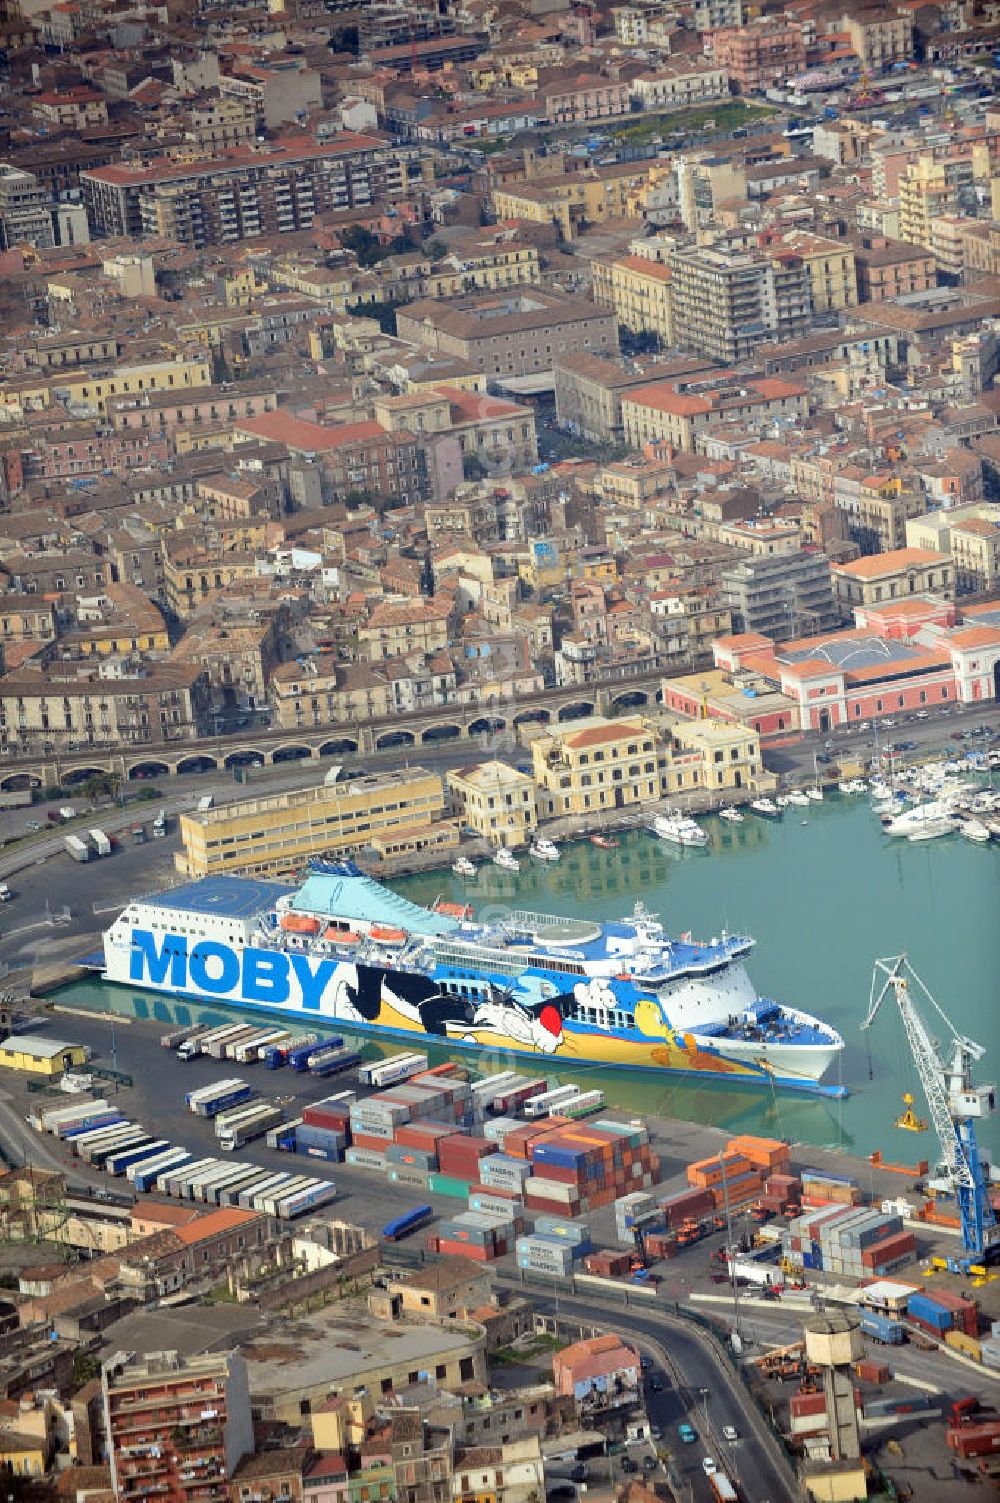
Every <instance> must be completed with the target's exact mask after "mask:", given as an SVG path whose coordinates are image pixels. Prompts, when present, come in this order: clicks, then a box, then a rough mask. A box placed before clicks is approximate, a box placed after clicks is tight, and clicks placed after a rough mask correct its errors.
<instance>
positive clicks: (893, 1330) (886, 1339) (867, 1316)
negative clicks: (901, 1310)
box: [859, 1310, 906, 1346]
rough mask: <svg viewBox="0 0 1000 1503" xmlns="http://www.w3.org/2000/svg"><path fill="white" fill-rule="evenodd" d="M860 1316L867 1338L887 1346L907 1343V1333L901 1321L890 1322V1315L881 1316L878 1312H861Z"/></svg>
mask: <svg viewBox="0 0 1000 1503" xmlns="http://www.w3.org/2000/svg"><path fill="white" fill-rule="evenodd" d="M859 1315H860V1319H861V1330H862V1332H863V1333H864V1335H865V1336H870V1337H872V1339H873V1340H874V1341H878V1342H881V1343H882V1344H883V1345H885V1346H900V1345H901V1344H902V1342H903V1341H905V1339H906V1331H905V1330H904V1328H903V1325H902V1324H901V1322H900V1321H898V1320H890V1318H889V1316H888V1315H880V1314H879V1312H878V1311H877V1310H861V1311H859Z"/></svg>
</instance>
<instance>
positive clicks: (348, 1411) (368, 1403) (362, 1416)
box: [309, 1390, 375, 1453]
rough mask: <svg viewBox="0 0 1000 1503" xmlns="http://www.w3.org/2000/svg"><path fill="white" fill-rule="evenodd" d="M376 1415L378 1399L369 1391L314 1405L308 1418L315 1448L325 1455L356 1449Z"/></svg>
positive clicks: (345, 1395) (344, 1395)
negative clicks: (325, 1453)
mask: <svg viewBox="0 0 1000 1503" xmlns="http://www.w3.org/2000/svg"><path fill="white" fill-rule="evenodd" d="M374 1414H375V1397H374V1395H373V1394H372V1393H370V1392H367V1391H366V1390H362V1391H361V1392H360V1393H358V1394H354V1395H348V1394H343V1395H342V1396H341V1397H340V1398H337V1399H328V1400H327V1402H326V1403H325V1404H315V1405H314V1406H313V1410H312V1413H311V1415H310V1416H309V1422H310V1424H311V1425H312V1438H313V1445H314V1446H315V1448H316V1450H317V1451H326V1452H341V1453H342V1452H346V1451H348V1450H354V1449H356V1448H357V1447H358V1446H360V1445H361V1444H362V1442H363V1441H364V1439H365V1434H366V1427H367V1425H368V1421H369V1420H370V1419H372V1418H373V1417H374Z"/></svg>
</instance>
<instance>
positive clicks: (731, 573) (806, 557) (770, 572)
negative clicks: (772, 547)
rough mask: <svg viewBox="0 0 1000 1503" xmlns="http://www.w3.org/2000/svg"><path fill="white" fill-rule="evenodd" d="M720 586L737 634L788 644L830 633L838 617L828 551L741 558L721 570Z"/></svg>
mask: <svg viewBox="0 0 1000 1503" xmlns="http://www.w3.org/2000/svg"><path fill="white" fill-rule="evenodd" d="M721 588H722V599H723V601H724V603H725V604H726V605H727V606H728V607H729V609H730V611H731V612H732V619H733V627H734V629H735V630H736V631H737V632H749V633H760V634H761V635H765V636H768V637H770V638H771V639H772V640H773V641H776V642H784V641H787V640H788V639H789V638H790V637H797V636H799V635H800V634H801V633H802V632H806V631H810V632H812V631H829V630H832V628H833V627H834V626H836V625H837V622H838V621H839V619H840V614H839V611H838V609H837V605H836V602H835V600H834V595H833V583H832V580H831V574H830V560H829V559H828V558H827V557H826V554H824V553H786V554H774V555H767V556H765V557H763V558H746V559H741V560H740V562H739V563H738V564H736V565H734V566H733V567H732V568H730V569H723V571H722V575H721Z"/></svg>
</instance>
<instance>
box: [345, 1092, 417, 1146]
mask: <svg viewBox="0 0 1000 1503" xmlns="http://www.w3.org/2000/svg"><path fill="white" fill-rule="evenodd" d="M409 1120H410V1109H409V1107H408V1106H407V1105H406V1104H405V1103H404V1102H402V1101H390V1100H387V1099H386V1098H385V1097H384V1096H369V1097H368V1099H367V1100H366V1101H356V1102H355V1103H354V1104H353V1106H352V1107H351V1141H352V1143H353V1144H354V1146H355V1147H356V1148H366V1149H370V1150H371V1151H372V1152H373V1153H385V1150H386V1148H387V1147H388V1145H389V1144H390V1143H391V1142H392V1140H393V1138H394V1136H395V1134H396V1129H397V1128H398V1127H401V1126H402V1125H403V1124H404V1123H406V1122H409Z"/></svg>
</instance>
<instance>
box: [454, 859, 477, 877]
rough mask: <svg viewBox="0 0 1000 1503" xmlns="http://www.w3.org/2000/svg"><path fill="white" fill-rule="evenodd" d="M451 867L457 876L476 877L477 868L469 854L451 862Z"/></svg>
mask: <svg viewBox="0 0 1000 1503" xmlns="http://www.w3.org/2000/svg"><path fill="white" fill-rule="evenodd" d="M451 869H452V871H453V872H454V873H455V876H456V877H474V876H475V875H476V868H475V867H474V866H473V864H472V862H471V861H470V860H469V858H468V856H459V858H458V860H457V861H453V862H452V863H451Z"/></svg>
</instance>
